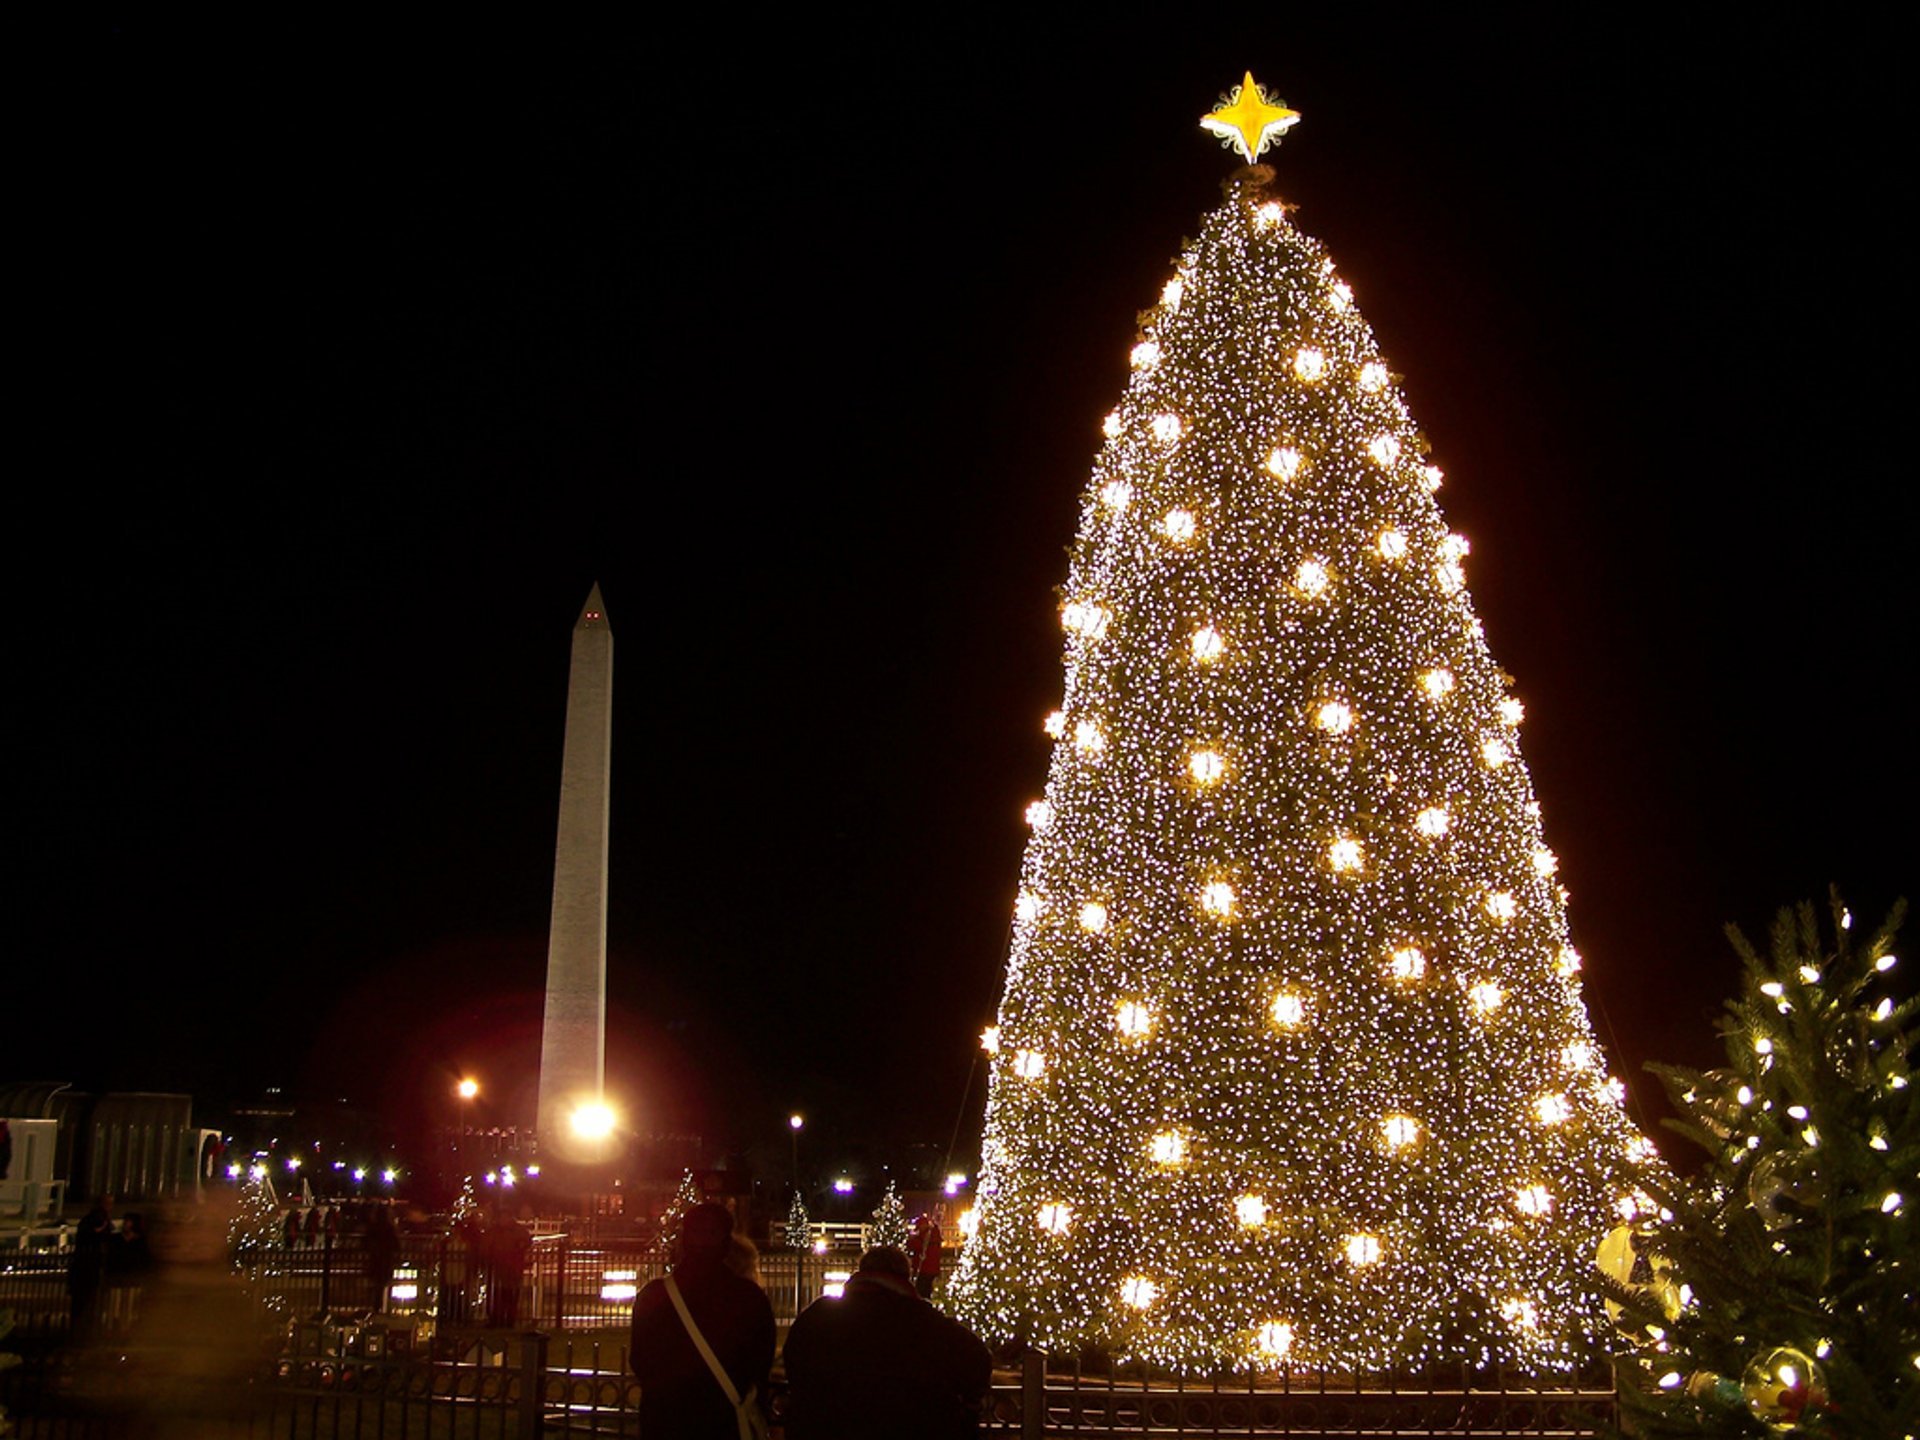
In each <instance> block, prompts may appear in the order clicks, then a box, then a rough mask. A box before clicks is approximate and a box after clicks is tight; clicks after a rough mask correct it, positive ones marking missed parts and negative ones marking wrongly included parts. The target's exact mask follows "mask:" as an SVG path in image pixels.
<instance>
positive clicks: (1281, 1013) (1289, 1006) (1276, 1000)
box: [1267, 990, 1307, 1030]
mask: <svg viewBox="0 0 1920 1440" xmlns="http://www.w3.org/2000/svg"><path fill="white" fill-rule="evenodd" d="M1267 1013H1268V1014H1269V1015H1270V1016H1272V1017H1273V1023H1274V1024H1275V1025H1278V1026H1279V1027H1280V1028H1281V1029H1282V1030H1292V1029H1294V1028H1296V1027H1297V1026H1298V1025H1299V1024H1300V1023H1301V1022H1302V1021H1303V1020H1305V1019H1306V1018H1307V1002H1306V1001H1305V1000H1304V999H1302V998H1301V997H1300V996H1298V995H1295V994H1293V993H1292V992H1291V991H1286V990H1283V991H1281V992H1280V994H1278V995H1276V996H1274V997H1273V1004H1272V1006H1271V1007H1269V1009H1268V1011H1267Z"/></svg>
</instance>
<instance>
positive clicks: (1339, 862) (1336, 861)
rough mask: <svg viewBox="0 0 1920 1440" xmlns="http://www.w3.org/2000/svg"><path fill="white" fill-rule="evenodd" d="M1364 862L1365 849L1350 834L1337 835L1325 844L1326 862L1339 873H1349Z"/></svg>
mask: <svg viewBox="0 0 1920 1440" xmlns="http://www.w3.org/2000/svg"><path fill="white" fill-rule="evenodd" d="M1366 863H1367V855H1366V851H1365V849H1364V848H1362V846H1361V844H1360V842H1359V841H1358V840H1356V839H1354V838H1353V837H1352V836H1351V835H1341V836H1337V837H1336V838H1335V839H1334V840H1333V841H1332V843H1330V844H1329V845H1328V846H1327V864H1329V865H1331V866H1332V867H1333V868H1334V870H1335V871H1337V872H1338V873H1340V874H1344V875H1351V874H1353V873H1355V872H1356V871H1358V870H1359V869H1360V868H1361V867H1362V866H1363V865H1365V864H1366Z"/></svg>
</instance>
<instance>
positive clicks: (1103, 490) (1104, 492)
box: [1100, 480, 1133, 515]
mask: <svg viewBox="0 0 1920 1440" xmlns="http://www.w3.org/2000/svg"><path fill="white" fill-rule="evenodd" d="M1132 502H1133V487H1132V486H1131V485H1129V484H1128V483H1127V482H1126V481H1124V480H1109V481H1108V482H1107V483H1106V484H1104V485H1102V486H1101V487H1100V503H1101V504H1102V505H1104V506H1106V507H1107V508H1108V509H1109V510H1111V511H1113V512H1114V513H1115V514H1116V515H1117V514H1119V513H1120V512H1121V511H1123V510H1125V509H1126V508H1127V506H1128V505H1130V504H1131V503H1132Z"/></svg>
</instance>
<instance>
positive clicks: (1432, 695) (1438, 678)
mask: <svg viewBox="0 0 1920 1440" xmlns="http://www.w3.org/2000/svg"><path fill="white" fill-rule="evenodd" d="M1420 688H1421V689H1423V690H1425V691H1426V692H1427V696H1428V698H1429V699H1432V700H1444V699H1446V698H1447V696H1449V695H1451V694H1452V693H1453V672H1452V671H1451V670H1446V669H1442V668H1441V667H1440V666H1438V665H1436V666H1434V667H1433V669H1431V670H1422V671H1421V672H1420Z"/></svg>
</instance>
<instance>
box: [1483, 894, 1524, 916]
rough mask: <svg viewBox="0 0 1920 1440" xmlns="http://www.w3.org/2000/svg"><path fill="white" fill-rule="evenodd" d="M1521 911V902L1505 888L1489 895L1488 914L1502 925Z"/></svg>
mask: <svg viewBox="0 0 1920 1440" xmlns="http://www.w3.org/2000/svg"><path fill="white" fill-rule="evenodd" d="M1519 913H1520V905H1519V902H1518V901H1516V900H1515V899H1514V898H1513V896H1512V895H1510V894H1508V893H1507V892H1506V891H1505V890H1495V891H1494V892H1493V893H1492V894H1490V895H1488V896H1487V914H1489V915H1491V916H1492V917H1493V918H1494V919H1495V920H1498V921H1499V922H1500V923H1501V924H1502V925H1504V924H1506V923H1507V921H1509V920H1511V919H1513V917H1514V916H1515V915H1518V914H1519Z"/></svg>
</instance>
